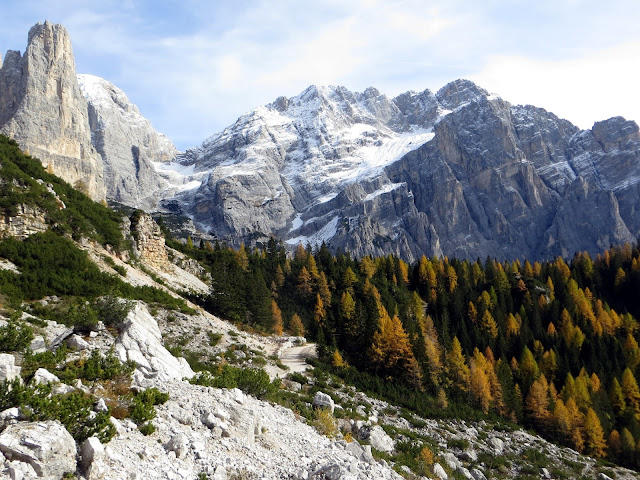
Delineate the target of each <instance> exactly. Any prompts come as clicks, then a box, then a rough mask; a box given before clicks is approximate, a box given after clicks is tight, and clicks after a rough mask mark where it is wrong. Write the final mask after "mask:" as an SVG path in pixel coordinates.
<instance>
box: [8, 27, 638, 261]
mask: <svg viewBox="0 0 640 480" xmlns="http://www.w3.org/2000/svg"><path fill="white" fill-rule="evenodd" d="M55 51H60V52H62V53H64V55H61V56H59V57H56V58H53V57H52V56H51V52H55ZM25 65H26V66H25ZM27 67H29V68H27ZM56 85H57V86H59V88H58V87H56V88H53V86H56ZM83 97H84V98H83ZM0 131H2V132H4V133H6V134H8V135H10V136H12V137H14V138H16V139H17V140H18V141H19V143H20V145H21V146H22V148H24V149H28V150H29V151H30V152H31V153H32V154H35V155H37V156H38V157H40V158H42V160H43V162H44V163H45V165H47V166H49V167H51V168H52V169H53V170H54V172H56V173H58V174H60V175H62V176H63V177H64V178H65V179H67V181H69V182H71V183H73V184H76V185H77V186H78V187H79V188H80V187H82V188H84V189H85V191H87V192H88V193H89V194H90V195H92V196H93V198H96V199H101V198H103V195H104V191H105V186H106V191H107V194H106V196H107V198H108V199H109V200H114V201H117V202H121V203H125V204H128V205H131V206H134V207H139V208H145V209H147V210H155V209H158V208H161V209H165V210H169V211H174V212H179V213H183V214H186V215H188V216H189V217H191V218H192V219H193V220H194V222H195V223H196V225H197V226H198V227H199V228H200V229H202V230H203V231H204V232H206V233H209V234H211V235H213V236H215V237H217V238H219V239H221V240H224V241H227V242H228V243H230V244H232V245H236V246H237V245H239V244H240V243H242V242H244V243H246V244H254V243H256V242H261V241H264V240H266V239H268V238H270V237H272V236H273V237H277V238H282V239H283V240H284V241H285V242H286V243H287V244H288V245H290V246H291V247H294V246H295V245H297V244H298V243H299V242H300V243H303V244H306V243H311V244H314V245H318V244H320V243H322V242H327V243H328V244H329V245H330V246H331V247H333V248H342V249H345V250H348V251H350V252H352V253H353V254H355V255H358V256H361V255H366V254H374V255H381V254H386V253H395V254H398V255H401V256H402V257H404V258H406V259H408V260H413V259H416V258H419V257H420V256H422V255H423V254H426V255H429V256H431V255H449V256H458V257H465V258H476V257H481V258H484V257H486V256H487V255H490V256H495V257H498V258H517V257H520V258H522V257H529V258H548V257H550V256H555V255H563V256H571V255H572V254H573V252H575V251H577V250H588V251H590V252H598V251H601V250H602V249H603V248H607V247H608V246H609V245H610V244H615V243H620V242H625V241H634V240H635V239H636V238H637V237H638V236H640V215H637V212H638V211H639V210H640V158H639V157H640V134H639V132H638V126H637V124H636V123H635V122H632V121H626V120H625V119H623V118H620V117H616V118H612V119H609V120H606V121H603V122H598V123H596V124H595V125H594V126H593V128H592V129H591V130H579V129H578V128H577V127H575V126H574V125H572V124H571V123H570V122H568V121H566V120H561V119H559V118H557V117H556V116H555V115H553V114H552V113H549V112H547V111H545V110H543V109H540V108H536V107H533V106H529V105H527V106H512V105H511V104H509V103H508V102H506V101H504V100H502V99H501V98H500V97H498V96H496V95H490V94H489V93H488V92H487V91H485V90H483V89H482V88H480V87H478V86H476V85H475V84H473V83H472V82H469V81H466V80H456V81H454V82H451V83H449V84H448V85H446V86H445V87H443V88H442V89H440V90H439V91H438V92H437V93H436V94H433V93H432V92H430V91H428V90H425V91H423V92H421V93H414V92H407V93H404V94H402V95H399V96H397V97H395V98H390V97H388V96H386V95H384V94H382V93H380V92H378V91H377V90H375V89H374V88H368V89H367V90H365V91H364V92H362V93H353V92H350V91H349V90H347V89H346V88H344V87H317V86H312V87H309V88H308V89H306V90H305V91H304V92H302V93H301V94H300V95H298V96H295V97H292V98H285V97H280V98H278V99H277V100H276V101H274V102H273V103H271V104H269V105H265V106H262V107H259V108H257V109H255V110H254V111H252V112H249V113H247V114H246V115H243V116H241V117H240V118H239V119H238V120H237V121H236V122H235V123H234V124H233V125H231V126H229V127H228V128H226V129H225V130H223V131H222V132H220V133H218V134H216V135H213V136H212V137H210V138H209V139H207V140H206V141H205V142H204V143H203V144H202V145H200V146H198V147H195V148H192V149H190V150H188V151H187V152H185V153H182V154H179V153H178V152H177V151H176V149H175V147H174V146H173V144H172V143H171V142H170V141H169V140H168V139H167V138H166V137H164V136H163V135H161V134H159V133H157V132H156V131H155V130H154V129H153V127H152V125H151V123H150V122H149V121H148V120H146V119H145V118H144V117H143V116H142V115H141V113H140V112H139V110H138V109H137V107H136V106H135V105H133V104H132V103H131V101H130V100H129V99H128V98H127V96H126V95H125V93H124V92H122V90H120V89H118V88H117V87H115V86H114V85H113V84H111V83H109V82H107V81H106V80H103V79H100V78H98V77H93V76H90V75H81V76H79V77H78V79H77V80H76V72H75V65H74V61H73V53H72V50H71V42H70V39H69V36H68V34H67V33H66V30H64V27H62V26H60V25H51V24H49V23H45V24H38V25H36V26H35V27H34V28H33V29H32V31H31V32H30V35H29V45H28V47H27V51H26V53H25V55H24V56H23V55H21V54H20V52H16V51H10V52H8V54H7V55H6V58H5V61H4V63H3V64H2V66H1V67H0ZM96 150H97V152H96ZM98 153H99V154H100V155H98ZM100 160H101V161H100ZM103 170H104V175H103Z"/></svg>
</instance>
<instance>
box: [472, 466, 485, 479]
mask: <svg viewBox="0 0 640 480" xmlns="http://www.w3.org/2000/svg"><path fill="white" fill-rule="evenodd" d="M471 476H472V477H473V480H487V477H485V476H484V473H482V471H481V470H478V469H477V468H474V469H473V470H471Z"/></svg>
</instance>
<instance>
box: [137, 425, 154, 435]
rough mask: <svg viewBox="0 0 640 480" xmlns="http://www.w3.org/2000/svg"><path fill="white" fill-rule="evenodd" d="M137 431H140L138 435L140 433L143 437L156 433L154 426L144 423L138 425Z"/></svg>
mask: <svg viewBox="0 0 640 480" xmlns="http://www.w3.org/2000/svg"><path fill="white" fill-rule="evenodd" d="M138 430H140V433H142V434H143V435H145V436H148V435H151V434H152V433H153V432H155V431H156V426H155V425H154V424H153V423H151V422H146V423H143V424H142V425H140V426H139V427H138Z"/></svg>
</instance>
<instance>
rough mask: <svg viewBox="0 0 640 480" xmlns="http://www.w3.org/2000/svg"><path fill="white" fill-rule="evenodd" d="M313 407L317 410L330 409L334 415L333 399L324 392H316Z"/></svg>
mask: <svg viewBox="0 0 640 480" xmlns="http://www.w3.org/2000/svg"><path fill="white" fill-rule="evenodd" d="M313 406H314V407H315V408H328V409H329V410H330V411H331V413H333V410H334V409H335V403H334V401H333V398H331V397H330V396H329V395H327V394H326V393H323V392H316V394H315V396H314V397H313Z"/></svg>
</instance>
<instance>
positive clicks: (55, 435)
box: [0, 421, 76, 480]
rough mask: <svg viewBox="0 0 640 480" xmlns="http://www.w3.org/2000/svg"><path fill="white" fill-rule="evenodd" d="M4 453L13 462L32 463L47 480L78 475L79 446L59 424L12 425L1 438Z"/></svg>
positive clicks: (0, 449)
mask: <svg viewBox="0 0 640 480" xmlns="http://www.w3.org/2000/svg"><path fill="white" fill-rule="evenodd" d="M0 451H1V452H2V453H3V454H4V456H5V457H6V458H7V459H8V460H10V461H20V462H24V463H28V464H29V465H30V466H31V467H32V468H33V470H34V471H35V472H36V474H37V476H38V478H42V479H45V480H59V479H60V478H61V477H62V476H63V475H64V474H65V473H68V472H71V473H74V472H75V471H76V442H75V441H74V439H73V437H72V436H71V435H70V434H69V432H67V430H66V429H65V428H64V426H63V425H62V424H61V423H60V422H58V421H44V422H29V423H23V422H20V423H16V424H14V425H9V426H8V427H7V428H5V430H4V431H3V432H2V433H1V434H0Z"/></svg>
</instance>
